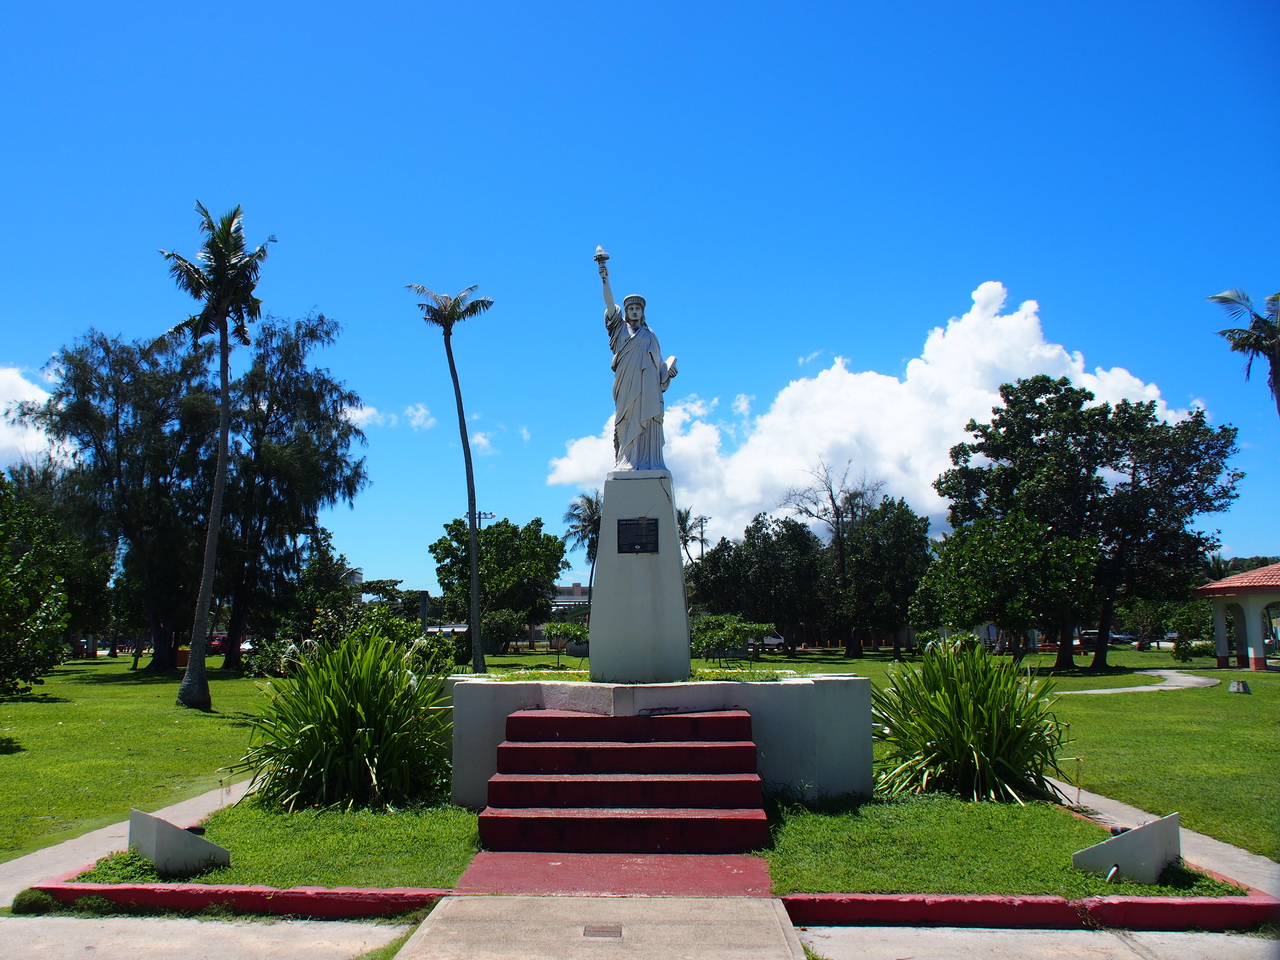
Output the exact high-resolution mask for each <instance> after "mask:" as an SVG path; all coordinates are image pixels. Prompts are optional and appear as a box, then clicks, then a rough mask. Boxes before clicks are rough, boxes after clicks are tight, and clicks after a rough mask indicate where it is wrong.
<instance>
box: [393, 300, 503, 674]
mask: <svg viewBox="0 0 1280 960" xmlns="http://www.w3.org/2000/svg"><path fill="white" fill-rule="evenodd" d="M409 289H410V290H412V291H413V292H414V293H415V294H417V295H418V296H420V297H423V298H425V299H424V300H423V301H422V302H421V303H419V304H418V309H419V310H421V311H422V319H423V320H425V321H426V322H427V324H429V325H431V326H436V327H439V328H440V332H441V333H442V334H444V353H445V356H446V357H447V358H448V360H449V376H450V378H451V379H452V380H453V398H454V400H455V401H456V403H457V405H458V434H459V436H460V438H461V440H462V462H463V464H464V465H465V467H466V473H467V543H468V545H469V546H468V551H467V555H468V558H469V559H468V563H469V564H470V571H469V572H470V587H469V591H468V595H469V596H470V602H471V606H470V608H469V609H468V611H467V623H468V624H469V625H470V631H471V652H472V662H471V669H472V670H473V671H474V672H476V673H484V672H485V665H484V644H483V641H482V640H481V626H480V619H481V618H480V613H481V610H480V550H479V547H478V546H477V540H478V533H477V530H476V524H477V522H478V514H477V513H476V477H475V471H474V470H472V467H471V441H470V438H469V437H468V436H467V417H466V414H465V413H463V410H462V387H461V386H460V385H459V384H458V366H457V364H455V363H454V361H453V327H454V325H455V324H457V323H459V322H460V321H462V320H467V319H469V318H471V317H478V316H479V315H480V314H482V313H484V312H485V311H486V310H488V309H489V308H490V307H492V306H493V300H492V299H491V298H489V297H480V298H479V299H477V300H472V299H471V295H472V294H473V293H475V292H476V287H474V286H471V287H467V289H465V290H463V291H462V292H461V293H460V294H458V295H457V296H456V297H449V296H445V295H444V294H439V293H434V292H432V291H431V290H429V289H427V288H426V287H424V286H421V285H419V284H410V285H409ZM437 559H439V558H437Z"/></svg>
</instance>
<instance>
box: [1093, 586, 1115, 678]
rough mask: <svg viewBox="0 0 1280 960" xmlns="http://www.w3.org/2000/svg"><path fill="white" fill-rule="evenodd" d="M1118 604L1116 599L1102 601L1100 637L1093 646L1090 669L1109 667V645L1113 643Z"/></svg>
mask: <svg viewBox="0 0 1280 960" xmlns="http://www.w3.org/2000/svg"><path fill="white" fill-rule="evenodd" d="M1115 615H1116V605H1115V601H1114V600H1104V601H1102V611H1101V613H1100V614H1099V616H1098V638H1097V640H1096V641H1095V642H1094V646H1093V662H1092V663H1091V664H1089V669H1090V670H1105V669H1107V647H1108V645H1109V644H1110V643H1111V625H1112V624H1113V623H1114V622H1115Z"/></svg>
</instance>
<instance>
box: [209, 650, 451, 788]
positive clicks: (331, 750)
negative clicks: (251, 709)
mask: <svg viewBox="0 0 1280 960" xmlns="http://www.w3.org/2000/svg"><path fill="white" fill-rule="evenodd" d="M443 669H444V670H445V671H446V672H447V669H448V668H447V667H444V668H443ZM262 689H263V690H264V692H265V693H266V695H267V698H268V699H267V703H266V705H265V707H264V709H263V714H262V716H261V717H258V718H255V719H254V720H252V721H251V723H250V726H251V733H250V746H249V752H248V754H246V756H245V757H244V758H243V759H242V760H241V761H240V762H239V763H238V764H236V765H234V766H233V767H232V768H231V769H232V771H238V770H250V771H252V773H253V780H254V784H255V786H256V787H257V789H258V793H259V795H260V796H261V797H262V798H263V799H264V800H265V801H266V802H268V803H272V804H279V805H280V806H282V807H284V808H285V809H286V810H297V809H300V808H304V807H310V806H320V807H330V806H336V807H344V808H348V809H350V808H356V807H359V808H365V807H368V808H372V809H393V808H398V807H407V806H414V805H420V804H430V803H433V802H435V801H436V800H437V799H438V798H439V797H440V796H441V795H442V794H443V793H444V790H445V787H446V786H447V782H448V757H449V749H450V744H451V734H452V715H451V712H450V711H449V710H447V709H442V708H441V707H440V702H441V700H442V699H443V697H444V676H443V674H442V673H441V672H440V671H439V670H438V669H437V665H436V663H435V662H434V661H432V660H430V659H428V658H426V657H425V656H423V655H422V648H421V646H420V645H416V644H415V645H411V646H405V645H404V644H401V643H397V642H396V641H394V640H391V639H388V638H387V637H385V636H383V635H382V634H381V633H379V632H376V631H375V632H372V633H369V634H365V633H364V632H363V631H353V632H352V633H349V634H348V635H347V636H346V637H344V638H343V639H342V640H341V641H340V642H339V643H338V645H337V646H336V647H332V648H323V647H318V646H317V647H316V648H315V650H314V652H312V653H311V654H309V655H308V656H304V657H302V658H301V659H300V660H298V661H297V663H296V664H295V665H294V667H293V670H292V675H291V676H290V678H289V679H286V680H277V681H273V682H270V683H267V684H263V685H262Z"/></svg>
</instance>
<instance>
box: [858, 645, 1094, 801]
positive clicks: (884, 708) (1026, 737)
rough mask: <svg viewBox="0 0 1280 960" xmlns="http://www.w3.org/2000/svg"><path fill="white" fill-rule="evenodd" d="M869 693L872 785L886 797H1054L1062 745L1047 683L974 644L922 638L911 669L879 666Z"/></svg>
mask: <svg viewBox="0 0 1280 960" xmlns="http://www.w3.org/2000/svg"><path fill="white" fill-rule="evenodd" d="M889 677H890V683H891V684H892V685H891V686H888V687H886V688H885V689H884V690H873V691H872V714H873V717H872V719H873V729H874V730H875V737H876V739H877V740H879V741H880V742H881V743H882V744H883V747H884V749H883V752H882V753H881V755H880V757H879V758H878V759H877V761H876V766H877V788H878V789H880V790H881V791H883V792H884V793H886V794H888V795H889V796H897V795H902V794H911V793H929V792H935V793H951V794H955V795H956V796H959V797H962V798H964V799H970V800H1016V801H1018V802H1019V803H1021V802H1022V801H1023V800H1024V799H1056V793H1055V791H1054V789H1053V787H1052V786H1051V785H1050V784H1049V782H1048V780H1047V779H1046V778H1047V777H1049V776H1050V775H1056V776H1058V777H1061V776H1063V774H1062V771H1061V770H1060V769H1059V767H1058V751H1059V750H1060V749H1061V748H1062V747H1063V746H1064V745H1065V744H1066V743H1068V742H1069V741H1067V740H1066V739H1065V735H1064V730H1065V727H1064V725H1063V724H1061V723H1059V722H1058V719H1057V718H1056V717H1055V716H1054V714H1053V713H1052V712H1051V711H1050V709H1049V708H1050V705H1051V701H1050V700H1049V695H1050V693H1051V692H1052V690H1053V682H1052V680H1050V679H1049V678H1047V677H1046V678H1042V679H1036V678H1034V677H1033V676H1032V675H1031V674H1030V672H1029V671H1023V670H1021V669H1019V667H1018V665H1017V664H1016V663H1014V662H1013V661H1012V660H1008V659H1005V658H1001V657H993V656H991V655H989V654H988V653H986V651H984V650H983V649H982V648H981V647H962V646H961V645H959V644H944V643H934V644H930V645H929V646H928V647H927V648H926V650H925V653H924V656H923V658H922V660H921V663H920V664H919V666H918V667H915V668H911V667H905V668H904V667H902V666H898V665H895V666H894V667H890V668H889Z"/></svg>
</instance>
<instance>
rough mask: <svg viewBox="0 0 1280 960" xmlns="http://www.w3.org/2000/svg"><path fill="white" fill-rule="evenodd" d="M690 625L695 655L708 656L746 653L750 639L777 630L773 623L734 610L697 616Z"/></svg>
mask: <svg viewBox="0 0 1280 960" xmlns="http://www.w3.org/2000/svg"><path fill="white" fill-rule="evenodd" d="M690 627H691V631H690V647H691V649H692V652H693V655H694V656H695V657H703V658H704V659H707V660H724V659H726V658H728V657H738V656H746V653H747V644H748V643H750V642H751V641H752V640H758V639H760V638H762V637H768V636H772V634H773V631H774V626H773V624H771V623H749V622H748V621H746V620H743V619H742V618H741V617H739V616H737V615H736V614H732V613H726V614H709V615H707V616H702V617H694V618H693V623H692V624H690Z"/></svg>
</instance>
